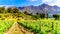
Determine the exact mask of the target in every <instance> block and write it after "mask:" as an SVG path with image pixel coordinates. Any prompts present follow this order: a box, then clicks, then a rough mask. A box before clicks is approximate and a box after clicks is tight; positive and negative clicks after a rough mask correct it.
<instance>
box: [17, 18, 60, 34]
mask: <svg viewBox="0 0 60 34" xmlns="http://www.w3.org/2000/svg"><path fill="white" fill-rule="evenodd" d="M59 22H60V21H57V20H50V19H48V20H46V19H41V20H36V21H34V20H27V21H26V20H25V21H19V22H18V23H19V24H20V25H21V26H23V27H24V28H27V29H28V30H30V31H31V32H35V33H36V34H49V33H50V34H60V28H59V27H60V23H59Z"/></svg>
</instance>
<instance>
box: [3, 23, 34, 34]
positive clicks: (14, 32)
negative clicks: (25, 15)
mask: <svg viewBox="0 0 60 34" xmlns="http://www.w3.org/2000/svg"><path fill="white" fill-rule="evenodd" d="M3 34H34V33H33V32H30V31H29V30H27V29H25V28H24V27H22V26H21V25H19V24H18V23H16V22H15V23H14V24H13V25H12V27H11V28H10V29H9V30H8V31H6V32H4V33H3Z"/></svg>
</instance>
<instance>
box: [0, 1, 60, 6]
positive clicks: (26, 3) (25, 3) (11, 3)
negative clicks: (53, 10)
mask: <svg viewBox="0 0 60 34" xmlns="http://www.w3.org/2000/svg"><path fill="white" fill-rule="evenodd" d="M43 3H46V4H49V5H52V6H54V5H57V6H60V0H0V6H4V5H5V6H29V5H35V6H38V5H41V4H43Z"/></svg>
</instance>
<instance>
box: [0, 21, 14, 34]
mask: <svg viewBox="0 0 60 34" xmlns="http://www.w3.org/2000/svg"><path fill="white" fill-rule="evenodd" d="M12 24H13V21H5V20H0V34H3V32H5V31H6V30H8V29H9V28H10V27H11V26H12Z"/></svg>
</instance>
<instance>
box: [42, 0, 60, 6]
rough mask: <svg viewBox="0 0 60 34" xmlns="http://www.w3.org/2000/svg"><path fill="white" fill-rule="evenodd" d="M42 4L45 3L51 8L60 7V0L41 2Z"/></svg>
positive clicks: (43, 0)
mask: <svg viewBox="0 0 60 34" xmlns="http://www.w3.org/2000/svg"><path fill="white" fill-rule="evenodd" d="M42 3H46V4H49V5H52V6H54V5H57V6H60V0H42Z"/></svg>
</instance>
